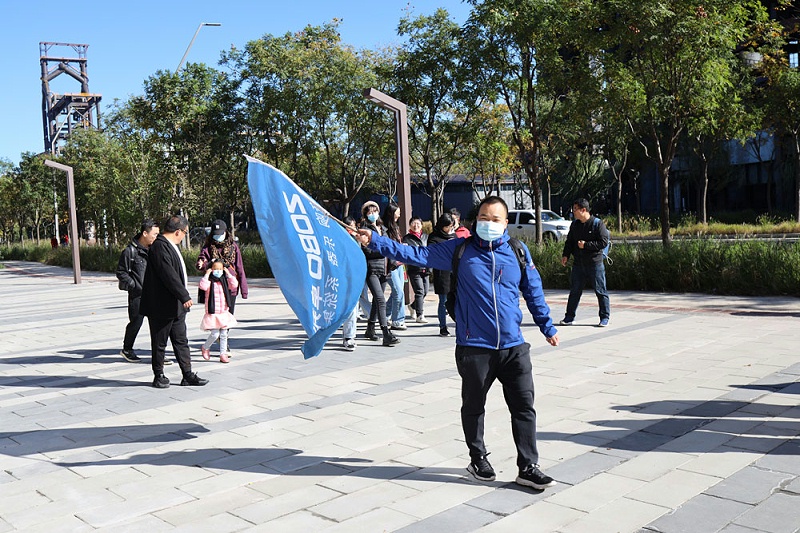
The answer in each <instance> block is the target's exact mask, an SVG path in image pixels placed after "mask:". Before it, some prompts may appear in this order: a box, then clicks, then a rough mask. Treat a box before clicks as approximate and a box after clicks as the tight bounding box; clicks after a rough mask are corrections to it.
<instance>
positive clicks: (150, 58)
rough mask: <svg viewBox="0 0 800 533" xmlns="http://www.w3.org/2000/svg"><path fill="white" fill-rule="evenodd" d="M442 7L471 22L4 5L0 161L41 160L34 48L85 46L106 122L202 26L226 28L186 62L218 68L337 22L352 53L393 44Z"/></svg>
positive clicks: (406, 4) (330, 4)
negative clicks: (267, 37)
mask: <svg viewBox="0 0 800 533" xmlns="http://www.w3.org/2000/svg"><path fill="white" fill-rule="evenodd" d="M370 5H371V6H372V7H371V9H370V10H369V11H365V9H366V6H370ZM438 7H443V8H445V9H447V11H449V12H450V14H451V16H452V17H453V18H454V19H455V20H456V21H457V22H458V23H462V22H464V21H465V20H466V18H467V15H468V14H469V6H468V5H466V4H464V3H463V2H462V1H461V0H411V1H408V0H373V1H372V2H366V1H363V0H362V1H357V0H288V1H287V0H278V1H275V0H261V1H258V0H228V1H220V0H191V1H189V0H175V1H173V0H161V1H155V0H138V1H136V2H117V1H114V0H112V1H108V0H105V1H102V2H101V1H98V0H84V1H83V2H78V3H74V2H73V3H69V2H66V3H63V2H61V3H56V2H44V3H42V2H37V1H32V0H0V20H2V21H3V28H2V31H0V50H3V56H4V60H3V62H2V69H3V70H2V77H1V78H0V79H2V90H0V109H4V110H5V116H6V120H5V122H4V126H3V127H2V128H0V159H6V160H9V161H11V162H13V163H14V164H17V163H18V162H19V159H20V154H21V153H22V152H25V151H30V152H36V153H39V152H42V151H44V140H43V133H42V85H41V81H40V79H39V76H40V67H39V42H40V41H47V42H62V43H79V44H88V45H89V48H88V50H87V59H88V70H87V72H88V75H89V89H90V90H91V92H93V93H100V94H102V95H103V100H102V102H101V114H102V113H103V112H104V111H105V110H106V109H107V108H108V107H109V106H110V104H111V103H112V102H113V101H114V99H121V100H125V99H127V98H128V97H129V96H130V95H133V94H141V92H142V86H143V82H144V80H145V79H146V78H147V77H148V76H150V75H152V74H154V73H155V72H156V71H157V70H159V69H163V70H174V69H175V68H176V67H177V66H178V63H179V62H180V60H181V57H183V54H184V52H185V51H186V48H187V46H189V42H190V41H191V40H192V36H193V35H194V32H195V30H197V26H198V25H199V24H200V23H201V22H220V23H221V24H222V26H220V27H204V28H203V29H201V30H200V33H199V34H198V36H197V39H196V40H195V42H194V45H193V46H192V48H191V50H190V52H189V56H188V58H187V62H194V63H200V62H203V63H207V64H209V65H212V66H217V62H218V60H219V55H220V52H221V51H222V50H227V49H229V48H230V46H231V45H235V46H237V47H242V46H243V45H244V44H245V43H247V42H248V41H251V40H253V39H258V38H259V37H261V36H263V35H264V34H273V35H283V34H284V33H286V32H287V31H297V30H300V29H302V28H303V27H305V26H306V25H308V24H312V25H320V24H323V23H325V22H328V21H330V20H332V19H333V18H338V19H341V20H342V22H341V24H340V26H339V28H340V33H341V35H342V40H343V41H344V42H345V43H348V44H351V45H353V46H355V47H357V48H378V47H380V46H385V45H390V44H395V43H398V42H399V39H398V37H397V32H396V30H397V23H398V22H399V20H400V18H401V17H402V16H403V15H404V13H405V12H406V10H407V9H411V12H412V13H413V14H414V15H423V14H424V15H428V14H431V13H433V12H434V11H435V10H436V8H438ZM67 50H70V51H71V49H67ZM73 57H74V56H73ZM79 89H80V86H79V85H78V83H77V82H72V81H71V78H67V77H66V76H65V75H63V74H62V75H61V76H59V77H58V78H56V80H54V81H53V90H54V91H55V92H59V93H60V92H78V91H79Z"/></svg>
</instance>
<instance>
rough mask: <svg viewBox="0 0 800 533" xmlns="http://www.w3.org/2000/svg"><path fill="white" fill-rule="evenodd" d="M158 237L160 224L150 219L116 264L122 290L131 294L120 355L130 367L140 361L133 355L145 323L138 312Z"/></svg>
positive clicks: (143, 223)
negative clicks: (148, 262)
mask: <svg viewBox="0 0 800 533" xmlns="http://www.w3.org/2000/svg"><path fill="white" fill-rule="evenodd" d="M157 236H158V224H157V223H156V222H155V221H154V220H153V219H151V218H146V219H144V221H143V222H142V227H141V230H140V231H139V234H138V235H136V236H135V237H134V238H133V239H132V240H131V243H130V244H129V245H128V246H126V247H125V249H124V250H122V254H121V255H120V256H119V263H118V264H117V279H118V280H119V288H120V290H123V291H127V293H128V325H127V326H125V337H124V338H123V340H122V351H121V352H119V354H120V355H121V356H122V357H124V358H125V360H126V361H128V362H131V363H138V362H139V361H141V359H139V357H138V356H137V355H136V352H134V351H133V343H134V342H136V335H138V334H139V329H140V328H141V327H142V322H143V321H144V315H142V314H141V313H140V312H139V303H140V301H141V299H142V284H143V282H144V271H145V269H146V268H147V251H148V248H150V245H151V244H153V241H155V240H156V237H157Z"/></svg>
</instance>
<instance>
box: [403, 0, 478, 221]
mask: <svg viewBox="0 0 800 533" xmlns="http://www.w3.org/2000/svg"><path fill="white" fill-rule="evenodd" d="M397 34H398V35H399V36H401V37H406V38H407V39H408V41H407V42H406V43H405V45H404V46H403V47H402V48H401V50H400V51H399V53H398V55H397V64H396V67H395V69H394V73H393V74H394V79H395V83H396V84H397V97H398V99H399V100H401V101H403V102H404V103H405V104H406V105H407V106H408V113H409V145H410V157H411V160H412V164H413V165H414V166H415V167H417V168H418V169H419V170H420V173H421V174H422V178H423V179H424V182H425V189H426V191H427V193H428V194H429V195H430V197H431V208H432V213H433V215H432V216H433V220H438V218H439V215H441V214H442V213H443V212H444V189H445V187H446V186H447V183H448V182H449V181H450V180H451V179H452V178H453V173H452V170H453V169H454V168H455V166H456V164H457V163H458V161H459V159H460V158H461V157H462V154H463V150H462V145H464V144H465V143H466V142H467V140H468V138H469V137H470V135H469V134H470V133H472V132H473V130H472V125H471V122H472V120H473V118H474V112H475V110H476V108H477V106H478V105H479V104H480V99H481V98H480V97H478V96H476V93H475V92H474V90H473V89H474V87H473V84H472V83H470V77H469V71H468V70H467V69H466V68H465V64H464V63H463V62H462V60H461V58H462V56H463V55H464V52H463V43H462V39H461V30H460V28H459V26H458V25H457V24H456V23H455V22H454V21H453V20H452V19H451V18H450V15H449V13H448V12H447V11H446V10H444V9H437V10H436V12H435V13H434V14H433V15H430V16H425V15H423V16H419V17H416V18H413V19H412V18H410V17H404V18H403V19H402V20H401V21H400V25H399V26H398V28H397Z"/></svg>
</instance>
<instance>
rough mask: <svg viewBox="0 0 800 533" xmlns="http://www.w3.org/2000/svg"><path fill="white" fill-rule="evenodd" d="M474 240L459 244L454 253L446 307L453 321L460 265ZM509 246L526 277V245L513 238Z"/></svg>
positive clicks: (469, 239)
mask: <svg viewBox="0 0 800 533" xmlns="http://www.w3.org/2000/svg"><path fill="white" fill-rule="evenodd" d="M471 240H472V237H467V238H466V240H464V242H462V243H461V244H459V245H458V246H457V247H456V251H455V252H454V253H453V264H452V266H451V267H450V292H448V293H447V301H446V302H445V304H444V305H445V307H446V308H447V314H448V315H449V316H450V318H452V319H453V320H455V319H456V287H457V285H458V264H459V263H460V262H461V256H462V255H464V248H466V246H467V243H469V242H470V241H471ZM508 244H509V245H511V247H512V248H513V249H514V252H515V253H516V254H517V260H518V261H519V272H520V275H521V276H524V275H525V268H526V267H527V266H528V260H527V258H526V257H525V245H524V244H522V242H521V241H520V240H519V239H515V238H514V237H511V238H510V239H508Z"/></svg>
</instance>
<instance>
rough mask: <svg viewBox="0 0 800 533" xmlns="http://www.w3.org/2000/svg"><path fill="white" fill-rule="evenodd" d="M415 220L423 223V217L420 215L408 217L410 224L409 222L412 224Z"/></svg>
mask: <svg viewBox="0 0 800 533" xmlns="http://www.w3.org/2000/svg"><path fill="white" fill-rule="evenodd" d="M415 220H419V221H420V223H422V219H421V218H420V217H418V216H413V217H411V218H409V219H408V224H409V225H411V223H412V222H414V221H415Z"/></svg>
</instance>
